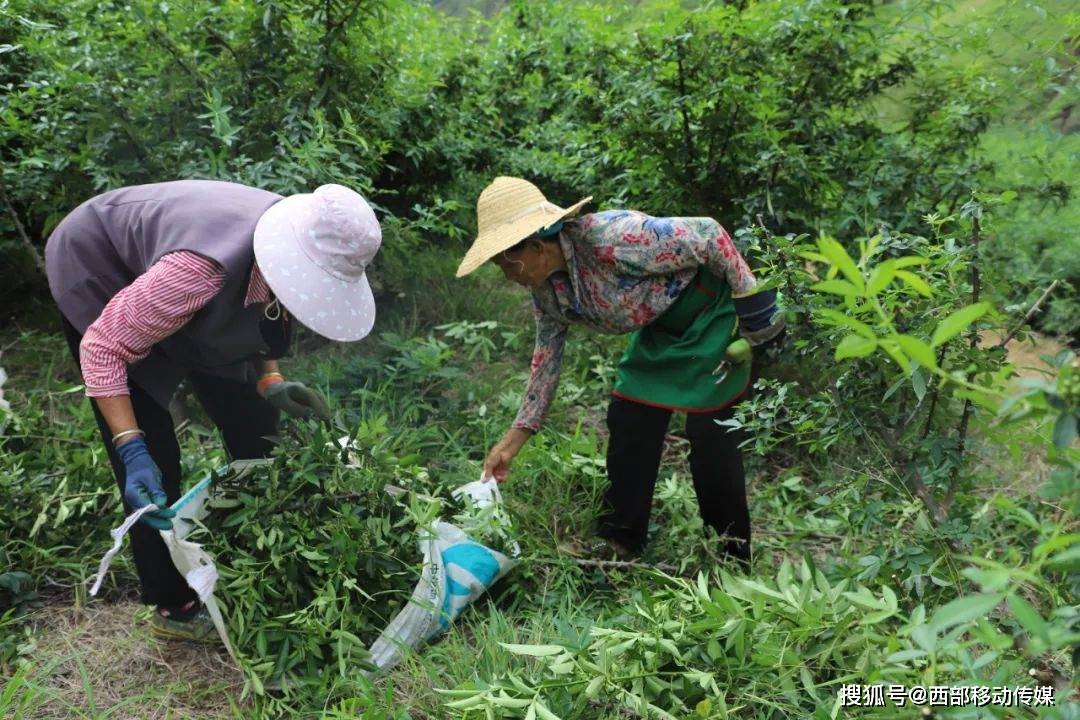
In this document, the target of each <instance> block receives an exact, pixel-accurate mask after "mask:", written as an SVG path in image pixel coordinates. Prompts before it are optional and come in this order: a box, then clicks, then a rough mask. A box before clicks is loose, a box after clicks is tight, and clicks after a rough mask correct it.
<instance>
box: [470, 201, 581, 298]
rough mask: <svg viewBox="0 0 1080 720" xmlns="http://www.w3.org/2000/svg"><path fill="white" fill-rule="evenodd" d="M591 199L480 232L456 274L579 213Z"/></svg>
mask: <svg viewBox="0 0 1080 720" xmlns="http://www.w3.org/2000/svg"><path fill="white" fill-rule="evenodd" d="M590 200H592V196H591V195H590V196H589V197H587V198H584V199H583V200H579V201H578V202H576V203H574V204H573V205H571V206H570V207H568V208H566V209H565V210H560V211H558V212H548V211H544V210H538V211H536V212H535V213H532V214H529V215H526V216H525V217H523V218H521V219H520V220H516V221H514V222H512V223H507V224H506V225H501V226H499V227H498V228H495V229H494V230H491V231H489V232H486V233H484V234H482V235H478V236H477V238H476V240H474V241H473V244H472V246H470V247H469V250H468V251H467V252H466V253H465V257H464V258H463V259H462V261H461V265H459V266H458V269H457V277H459V278H460V277H465V276H466V275H468V274H469V273H471V272H472V271H473V270H476V268H478V267H480V266H481V265H483V264H484V263H486V262H487V261H488V260H490V259H491V258H493V257H495V256H496V255H498V254H499V253H501V252H503V251H504V250H509V249H510V248H512V247H514V246H515V245H517V244H518V243H519V242H521V241H522V240H524V239H525V238H527V237H529V236H530V235H532V234H533V233H535V232H536V231H537V230H541V229H543V228H545V227H547V226H548V225H551V224H553V223H556V222H558V221H559V220H564V219H566V218H568V217H571V216H573V215H576V214H577V213H578V212H579V211H580V210H581V208H583V207H584V206H585V204H586V203H587V202H589V201H590Z"/></svg>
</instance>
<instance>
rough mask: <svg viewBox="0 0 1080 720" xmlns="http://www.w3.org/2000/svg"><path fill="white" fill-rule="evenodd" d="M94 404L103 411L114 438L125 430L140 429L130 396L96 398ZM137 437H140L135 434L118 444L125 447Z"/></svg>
mask: <svg viewBox="0 0 1080 720" xmlns="http://www.w3.org/2000/svg"><path fill="white" fill-rule="evenodd" d="M94 402H95V403H97V406H98V410H100V411H101V414H102V416H104V418H105V423H106V424H107V425H108V426H109V430H110V431H111V432H112V434H113V435H114V436H115V435H116V434H117V433H121V432H124V431H125V430H137V429H139V425H138V423H136V422H135V408H133V407H132V406H131V396H130V395H115V396H113V397H97V398H94ZM135 437H138V436H137V435H135V434H134V433H133V434H131V435H127V436H125V437H123V438H122V439H121V440H120V442H119V443H117V444H118V445H123V444H124V442H126V441H128V440H132V439H134V438H135Z"/></svg>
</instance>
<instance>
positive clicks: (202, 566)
mask: <svg viewBox="0 0 1080 720" xmlns="http://www.w3.org/2000/svg"><path fill="white" fill-rule="evenodd" d="M268 462H270V461H269V460H238V461H236V462H234V463H232V464H231V465H229V467H228V468H227V471H228V472H234V473H236V474H237V475H236V476H237V477H243V475H244V474H246V473H247V472H248V471H249V470H250V469H251V468H252V467H255V466H257V465H261V464H266V463H268ZM213 479H214V476H213V475H212V474H211V475H207V476H206V477H205V478H204V479H203V480H202V481H201V482H199V483H198V484H196V485H195V486H194V487H193V488H191V489H190V490H188V491H187V492H186V493H184V495H183V497H181V498H180V499H179V500H177V501H176V502H174V503H173V504H172V505H171V507H172V509H173V510H175V511H176V517H174V518H173V526H172V529H170V530H161V531H159V532H160V533H161V539H162V540H163V541H164V542H165V547H166V548H168V550H169V557H170V558H171V559H172V562H173V565H175V566H176V569H177V570H178V571H179V572H180V574H181V575H183V577H184V581H185V582H187V584H188V587H190V588H191V589H192V590H194V591H195V594H196V595H198V596H199V600H200V601H201V602H202V604H203V605H204V606H205V607H206V611H207V612H208V613H209V614H210V619H211V620H213V622H214V628H215V629H216V630H217V633H218V636H219V637H220V638H221V642H222V644H223V645H225V649H226V650H228V651H229V656H230V657H232V658H233V659H234V660H235V659H236V653H235V652H234V651H233V646H232V643H231V642H229V634H228V632H227V631H226V630H225V620H224V618H222V616H221V609H220V608H218V604H217V599H216V598H215V597H214V586H215V585H216V584H217V579H218V571H217V566H216V565H215V564H214V559H213V558H212V557H210V554H209V553H207V552H206V551H205V550H203V547H202V545H199V544H198V543H193V542H190V541H189V540H187V539H186V538H187V536H188V534H189V533H190V532H191V530H192V528H194V527H195V523H194V521H195V520H202V519H203V518H204V517H205V516H206V502H207V500H208V499H209V497H210V486H211V484H212V481H213ZM156 509H157V506H156V505H152V504H151V505H146V506H144V507H141V508H139V509H138V510H136V511H135V512H133V513H132V514H131V515H128V516H127V517H126V518H124V522H123V523H122V524H121V525H120V527H118V528H115V529H113V531H112V533H111V534H112V537H113V545H112V547H111V548H109V550H108V552H106V553H105V556H104V557H103V558H101V564H100V565H99V566H98V573H97V576H96V578H95V579H94V585H93V587H91V588H90V594H91V595H97V593H98V590H100V589H101V582H102V580H104V579H105V573H106V572H107V571H108V569H109V563H110V562H112V558H113V556H115V555H116V553H117V552H118V551H119V550H120V546H121V544H122V543H123V541H124V535H126V534H127V532H128V530H130V529H131V526H132V525H134V524H135V523H136V522H138V520H139V518H141V517H142V516H143V515H144V514H146V513H147V512H150V511H151V510H156Z"/></svg>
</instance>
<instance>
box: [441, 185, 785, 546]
mask: <svg viewBox="0 0 1080 720" xmlns="http://www.w3.org/2000/svg"><path fill="white" fill-rule="evenodd" d="M591 199H592V198H585V199H584V200H582V201H580V202H578V203H576V204H574V205H573V206H571V207H569V208H561V207H558V206H557V205H554V204H552V203H550V202H548V201H547V199H546V198H545V197H544V196H543V194H542V193H541V192H540V191H539V190H538V189H537V188H536V186H534V185H532V184H531V183H529V182H526V181H525V180H521V179H519V178H509V177H500V178H496V179H495V181H494V182H492V183H491V184H490V185H489V186H488V187H487V188H486V189H485V190H484V191H483V192H482V193H481V194H480V199H479V201H478V202H477V215H478V227H479V234H478V237H477V238H476V240H475V242H474V243H473V245H472V247H470V248H469V250H468V252H467V253H466V254H465V258H464V260H463V261H462V263H461V266H460V267H459V268H458V272H457V275H458V277H462V276H464V275H467V274H468V273H470V272H472V271H473V270H475V269H476V268H478V267H479V266H480V265H482V264H483V263H485V262H487V261H488V260H491V261H493V262H494V263H496V264H497V265H498V266H499V267H500V268H501V269H502V271H503V273H504V274H505V275H506V277H507V279H509V280H511V281H513V282H515V283H518V284H520V285H523V286H525V287H526V288H528V289H529V290H530V291H531V292H532V300H533V311H534V316H535V319H536V349H535V352H534V354H533V358H532V374H531V377H530V378H529V382H528V386H527V388H526V390H525V396H524V399H523V401H522V404H521V408H520V410H519V412H518V415H517V418H516V419H515V420H514V422H513V425H512V427H511V428H510V429H509V430H508V431H507V432H506V434H505V435H504V436H503V438H502V439H501V440H500V441H499V442H498V443H497V444H496V445H495V447H494V448H492V449H491V451H490V453H489V454H488V457H487V459H486V460H485V462H484V471H485V473H486V474H488V475H493V476H494V477H495V478H496V479H499V480H502V479H504V478H505V477H506V474H507V472H508V470H509V468H510V464H511V462H513V459H514V457H515V456H516V455H517V453H518V452H519V451H520V450H521V447H522V446H523V445H524V443H525V442H526V440H527V439H528V438H529V437H530V436H531V435H532V434H533V433H535V432H537V431H538V430H539V429H540V424H541V421H542V419H543V417H544V415H545V413H546V411H547V409H548V406H549V405H550V403H551V401H552V398H553V396H554V394H555V389H556V386H557V385H558V381H559V371H560V366H561V362H562V353H563V347H564V345H565V342H566V335H567V329H568V328H569V326H570V325H571V324H580V325H584V326H585V327H587V328H589V329H592V330H596V331H599V332H607V333H631V332H632V333H633V335H632V336H631V338H630V342H629V345H628V346H627V348H626V351H625V353H624V354H623V356H622V359H621V360H620V361H619V365H618V371H617V376H616V381H615V387H614V391H613V398H612V400H611V403H610V405H609V407H608V413H607V424H608V428H609V430H610V440H609V444H608V452H607V469H608V479H609V482H610V486H609V488H608V490H607V492H606V494H605V495H604V499H603V510H602V514H601V518H600V536H601V538H603V540H604V544H605V545H606V547H607V548H608V549H610V550H612V551H614V552H615V553H616V554H617V555H619V556H622V557H625V556H632V555H634V554H636V553H637V552H639V551H640V550H641V549H642V547H643V546H644V544H645V541H646V533H647V530H648V526H649V513H650V509H651V505H652V495H653V488H654V486H655V483H656V475H657V472H658V470H659V467H660V457H661V453H662V450H663V445H664V437H665V435H666V431H667V426H668V422H669V420H670V417H671V414H672V412H674V411H680V412H685V413H686V414H687V420H686V434H687V437H688V439H689V440H690V468H691V471H692V474H693V480H694V489H695V491H696V493H697V498H698V506H699V508H700V511H701V516H702V518H703V519H704V521H705V523H706V524H707V525H708V526H710V527H712V528H713V529H715V530H716V532H717V533H719V535H720V537H721V551H722V552H723V553H724V554H726V555H728V556H730V557H733V558H736V559H738V560H740V561H743V562H745V563H749V560H750V516H749V511H748V509H747V504H746V488H745V477H744V473H743V464H742V454H741V452H740V450H739V442H740V439H739V437H738V435H737V434H736V433H735V432H729V431H728V429H727V428H726V427H724V426H722V425H719V424H718V421H723V420H726V419H729V418H730V417H731V413H732V410H731V407H732V405H733V404H734V403H735V402H736V401H737V400H739V399H740V398H741V397H742V396H743V395H744V394H745V393H746V392H747V390H748V387H749V385H750V367H749V364H742V365H739V366H736V367H735V368H733V369H732V370H731V371H730V372H728V373H727V374H726V375H723V376H722V378H721V380H720V381H719V382H718V381H717V380H716V377H714V375H713V372H714V370H715V369H716V368H717V367H718V365H719V364H720V363H721V362H722V361H723V360H724V358H725V352H726V350H727V348H728V346H729V344H731V343H732V342H733V341H734V340H735V339H737V337H738V335H739V333H741V334H742V336H743V337H745V338H746V339H747V340H748V341H749V342H750V344H751V345H752V346H754V347H761V346H764V345H767V344H775V343H778V342H779V340H780V337H781V335H782V331H783V329H784V324H783V319H782V316H781V314H780V313H778V312H777V311H776V302H775V301H776V294H775V291H763V292H756V286H757V283H756V280H755V278H754V275H753V274H752V273H751V272H750V268H749V267H748V266H747V264H746V262H745V260H743V258H742V256H741V255H740V253H739V251H738V250H737V249H736V248H735V246H734V245H733V244H732V242H731V238H730V237H729V236H728V234H727V232H725V230H724V229H723V228H722V227H721V226H720V225H719V223H717V222H716V221H715V220H713V219H711V218H657V217H651V216H649V215H646V214H644V213H641V212H635V211H626V210H613V211H607V212H599V213H593V214H587V215H583V216H581V217H575V215H576V214H577V213H578V211H579V210H580V209H581V208H582V206H583V205H585V203H587V202H588V201H589V200H591Z"/></svg>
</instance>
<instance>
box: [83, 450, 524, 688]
mask: <svg viewBox="0 0 1080 720" xmlns="http://www.w3.org/2000/svg"><path fill="white" fill-rule="evenodd" d="M266 462H269V461H266V460H244V461H238V462H235V463H233V464H232V465H230V466H229V468H228V470H229V471H232V472H239V473H241V475H242V474H244V473H245V472H246V471H247V470H249V469H250V468H251V467H252V466H255V465H258V464H263V463H266ZM212 481H213V475H210V476H207V477H206V478H205V479H204V480H203V481H202V482H200V483H198V484H197V485H195V487H193V488H191V490H189V491H188V492H187V493H185V494H184V496H183V497H181V498H180V499H179V500H177V501H176V502H175V503H173V504H172V508H173V509H174V510H175V511H176V517H175V518H174V519H173V528H172V529H171V530H164V531H161V538H162V540H164V541H165V546H166V547H167V548H168V549H169V557H170V558H172V561H173V564H174V565H176V569H177V570H179V571H180V574H181V575H183V576H184V579H185V580H186V581H187V584H188V586H189V587H191V588H192V589H193V590H195V592H196V593H197V594H198V596H199V599H200V600H201V601H202V602H203V604H204V605H205V606H206V609H207V611H208V612H209V613H210V617H211V619H212V620H213V621H214V627H215V628H217V631H218V635H219V636H221V641H222V643H224V645H225V648H226V649H227V650H228V651H229V655H230V656H232V657H233V659H235V658H236V655H235V654H234V652H233V647H232V643H230V642H229V636H228V632H227V631H226V629H225V623H224V620H223V619H222V616H221V611H220V609H219V608H218V605H217V600H216V599H215V597H214V587H215V585H216V583H217V578H218V572H217V566H216V565H215V564H214V559H213V558H212V557H210V555H209V554H208V553H207V552H206V551H205V550H203V547H202V546H201V545H199V544H198V543H193V542H190V541H188V540H186V539H185V538H186V537H187V535H188V533H189V532H190V531H191V529H192V528H193V527H194V523H193V522H191V520H201V519H202V518H203V517H204V516H205V515H206V507H205V506H206V501H207V499H208V498H209V497H210V490H211V485H212ZM387 492H390V493H392V494H396V493H400V492H403V491H402V490H401V489H400V488H394V487H392V486H387ZM452 494H453V495H454V497H456V498H459V499H462V500H464V501H465V502H471V503H473V504H474V505H475V506H476V507H477V508H478V509H482V508H487V507H490V506H492V505H495V504H499V503H501V502H502V496H501V495H500V494H499V488H498V485H497V483H496V482H495V480H494V479H486V480H485V479H481V480H479V481H475V482H471V483H467V484H465V485H462V486H461V487H459V488H457V489H456V490H454V491H453V493H452ZM465 498H468V499H467V500H465ZM154 508H155V506H153V505H150V506H147V507H144V508H140V509H139V510H138V511H136V512H134V513H132V514H131V515H129V516H128V517H127V518H125V520H124V523H123V524H122V525H121V526H120V527H118V528H116V529H114V530H113V531H112V536H113V546H112V547H111V548H110V549H109V551H108V552H106V553H105V557H103V558H102V559H101V564H100V566H99V568H98V574H97V577H96V579H95V582H94V585H93V587H92V588H91V590H90V594H91V595H96V594H97V592H98V590H99V589H100V587H101V582H102V580H103V579H104V577H105V573H106V572H107V571H108V568H109V563H110V562H111V560H112V558H113V556H114V555H115V554H116V553H117V552H118V551H119V550H120V546H121V543H122V542H123V538H124V535H125V534H126V533H127V531H128V530H129V529H130V528H131V526H132V525H134V524H135V522H137V521H138V519H139V518H140V517H141V516H142V515H143V513H146V512H149V511H150V510H152V509H154ZM494 517H496V518H499V517H500V516H499V515H497V514H496V515H495V516H494ZM418 540H419V544H420V552H421V553H422V554H423V558H424V566H423V571H422V572H421V576H420V581H419V582H418V583H417V584H416V588H415V589H414V590H413V593H412V597H411V598H410V600H409V602H408V604H407V605H406V606H405V607H404V608H403V609H402V610H401V612H399V613H398V614H397V616H395V617H394V619H393V620H391V621H390V623H389V624H388V625H387V626H386V629H385V630H383V632H382V633H381V634H380V635H379V637H378V638H377V639H376V640H375V642H374V643H373V644H372V646H371V648H370V653H371V658H372V662H373V663H374V665H375V666H376V667H377V668H378V669H379V670H386V669H389V668H390V667H393V666H394V665H395V664H397V663H398V662H400V660H401V659H402V658H403V657H404V655H405V653H406V652H407V651H408V650H410V649H413V648H417V647H419V646H420V645H422V644H423V643H425V642H427V641H428V640H430V639H431V638H432V637H434V636H435V635H437V634H439V633H441V632H444V631H445V630H447V629H448V628H449V627H450V624H451V623H452V622H453V621H454V620H455V619H456V618H457V617H458V615H460V614H461V612H462V611H463V610H464V609H465V608H466V607H467V606H468V605H469V604H470V603H472V602H473V601H474V600H476V599H477V598H478V597H480V596H481V595H482V594H483V593H484V592H485V591H487V589H488V588H490V587H491V586H492V585H494V584H495V583H496V582H497V581H498V580H499V579H500V578H501V577H502V576H503V575H505V574H506V573H507V572H508V571H509V570H510V569H511V568H513V567H514V565H516V564H517V556H518V555H519V554H520V552H521V550H520V548H519V546H518V544H517V543H516V542H513V543H512V544H511V547H510V550H511V555H510V556H507V555H505V554H503V553H501V552H499V551H497V550H494V549H492V548H489V547H487V546H485V545H483V544H481V543H478V542H475V541H474V540H473V539H471V538H470V537H469V536H468V535H467V534H466V533H465V531H464V530H462V529H461V528H460V527H458V526H456V525H452V524H450V523H446V522H443V521H441V520H438V521H436V522H435V523H434V524H433V526H432V527H430V528H426V529H422V530H421V531H420V533H419V537H418Z"/></svg>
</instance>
